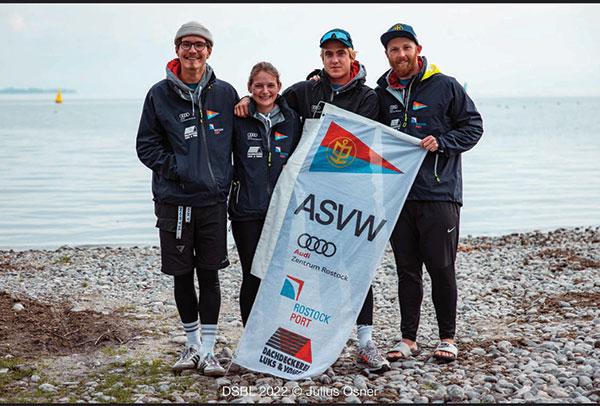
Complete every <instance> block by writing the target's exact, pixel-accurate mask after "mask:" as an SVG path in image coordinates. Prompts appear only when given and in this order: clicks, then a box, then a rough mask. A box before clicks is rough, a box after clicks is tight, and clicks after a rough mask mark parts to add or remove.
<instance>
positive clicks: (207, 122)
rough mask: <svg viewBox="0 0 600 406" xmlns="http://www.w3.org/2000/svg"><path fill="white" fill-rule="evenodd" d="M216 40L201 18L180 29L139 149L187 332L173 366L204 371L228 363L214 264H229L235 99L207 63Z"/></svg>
mask: <svg viewBox="0 0 600 406" xmlns="http://www.w3.org/2000/svg"><path fill="white" fill-rule="evenodd" d="M213 45H214V40H213V36H212V34H211V32H210V31H209V30H208V29H207V28H206V27H204V26H203V25H202V24H200V23H197V22H195V21H191V22H188V23H186V24H183V25H182V26H181V27H180V28H179V30H178V31H177V34H176V35H175V53H176V54H177V58H175V59H173V60H171V61H170V62H168V63H167V68H166V73H167V77H166V79H163V80H161V81H160V82H158V83H156V84H155V85H154V86H152V88H151V89H150V91H149V92H148V94H147V95H146V99H145V101H144V107H143V110H142V116H141V119H140V125H139V129H138V134H137V144H136V149H137V155H138V157H139V159H140V161H142V163H143V164H144V165H146V166H147V167H148V168H150V169H151V170H152V194H153V200H154V212H155V214H156V217H157V222H156V227H157V228H158V229H159V237H160V251H161V271H162V272H163V273H165V274H167V275H172V276H173V278H174V295H175V303H176V304H177V310H178V312H179V316H180V318H181V322H182V325H183V329H184V331H185V333H186V336H187V343H186V346H185V349H184V350H183V352H182V354H181V356H180V357H179V359H178V360H177V362H175V364H174V365H173V371H174V372H175V373H181V371H182V370H184V369H195V368H198V369H200V370H201V371H202V373H203V374H205V375H209V376H222V375H224V374H225V370H224V369H223V367H222V366H221V365H220V364H219V360H218V359H217V358H216V357H215V355H214V346H215V338H216V334H217V323H218V319H219V312H220V307H221V290H220V284H219V275H218V270H219V269H223V268H225V267H227V266H228V265H229V260H228V258H227V194H228V192H229V186H230V183H231V176H232V168H231V139H232V129H233V106H234V105H235V104H236V103H237V101H238V99H239V98H238V95H237V92H236V91H235V89H234V88H233V87H232V86H231V85H230V84H229V83H227V82H224V81H222V80H219V79H217V78H216V76H215V73H214V72H213V69H212V68H211V67H210V66H209V65H208V64H207V60H208V58H209V57H210V55H211V53H212V49H213ZM194 271H195V272H194ZM194 273H195V274H196V275H197V277H198V286H199V297H197V296H196V291H195V287H194ZM198 316H199V317H198ZM199 330H201V333H202V334H201V335H202V339H200V336H199Z"/></svg>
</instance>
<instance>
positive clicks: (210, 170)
mask: <svg viewBox="0 0 600 406" xmlns="http://www.w3.org/2000/svg"><path fill="white" fill-rule="evenodd" d="M211 87H212V85H209V86H208V87H207V88H206V91H208V90H210V88H211ZM203 90H204V89H203ZM203 93H204V92H203ZM202 104H203V103H202V101H201V100H200V96H199V97H198V110H199V111H200V128H201V129H202V145H203V146H204V155H205V156H206V162H207V164H208V172H209V174H210V179H211V180H212V183H213V185H214V187H215V191H216V189H217V181H216V180H215V174H214V173H213V169H212V165H211V164H210V155H209V153H208V141H207V138H208V136H207V135H206V129H205V128H204V112H203V111H202Z"/></svg>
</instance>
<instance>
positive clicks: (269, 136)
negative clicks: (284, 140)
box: [267, 127, 271, 198]
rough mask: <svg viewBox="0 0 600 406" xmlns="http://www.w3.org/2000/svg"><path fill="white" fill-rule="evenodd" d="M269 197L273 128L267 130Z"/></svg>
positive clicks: (268, 190)
mask: <svg viewBox="0 0 600 406" xmlns="http://www.w3.org/2000/svg"><path fill="white" fill-rule="evenodd" d="M267 149H268V151H269V154H268V155H267V195H268V196H269V198H270V197H271V127H269V129H268V130H267Z"/></svg>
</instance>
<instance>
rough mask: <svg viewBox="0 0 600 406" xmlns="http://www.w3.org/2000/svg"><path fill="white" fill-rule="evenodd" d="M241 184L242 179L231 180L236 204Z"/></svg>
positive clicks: (238, 199)
mask: <svg viewBox="0 0 600 406" xmlns="http://www.w3.org/2000/svg"><path fill="white" fill-rule="evenodd" d="M241 185H242V181H240V180H234V181H233V188H234V189H235V205H236V206H237V205H238V202H239V201H240V189H241V188H242V187H241Z"/></svg>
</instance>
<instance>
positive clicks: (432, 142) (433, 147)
mask: <svg viewBox="0 0 600 406" xmlns="http://www.w3.org/2000/svg"><path fill="white" fill-rule="evenodd" d="M421 147H422V148H425V149H426V150H427V151H429V152H435V151H437V149H438V147H439V145H438V142H437V140H436V139H435V137H434V136H433V135H428V136H427V137H425V138H423V139H422V140H421Z"/></svg>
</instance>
